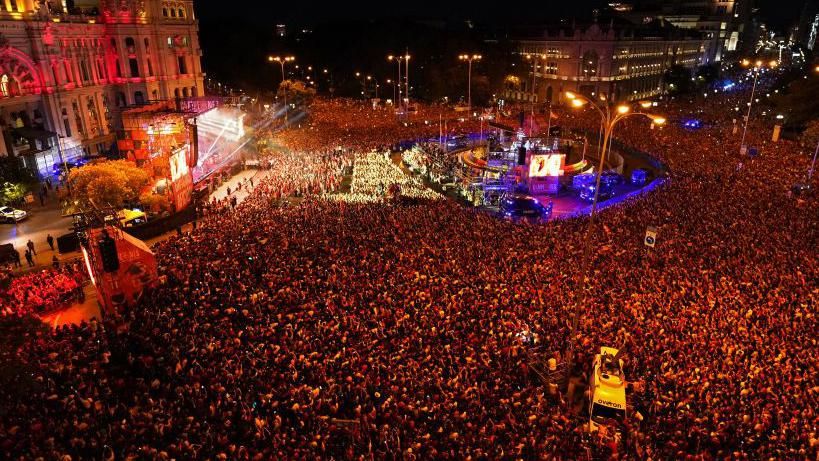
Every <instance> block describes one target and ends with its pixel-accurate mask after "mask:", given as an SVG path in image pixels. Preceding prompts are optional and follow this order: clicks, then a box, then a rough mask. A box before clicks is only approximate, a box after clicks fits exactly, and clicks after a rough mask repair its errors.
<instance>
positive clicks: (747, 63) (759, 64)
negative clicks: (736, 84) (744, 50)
mask: <svg viewBox="0 0 819 461" xmlns="http://www.w3.org/2000/svg"><path fill="white" fill-rule="evenodd" d="M750 65H751V61H749V60H748V59H743V60H742V66H743V67H748V66H750ZM777 65H779V63H778V62H776V61H771V62H770V63H768V67H769V68H771V69H772V68H775V67H776V66H777ZM764 68H765V63H764V62H762V61H761V60H758V61H756V62H755V63H754V67H753V69H752V70H753V73H754V84H753V86H752V87H751V100H750V102H748V113H747V114H745V125H744V127H743V128H742V139H741V140H740V142H739V155H744V154H745V152H746V151H747V150H748V147H747V146H746V145H745V135H746V134H747V133H748V121H749V120H750V119H751V108H752V107H753V105H754V95H755V94H756V82H757V80H758V79H759V73H760V72H761V71H762V69H764Z"/></svg>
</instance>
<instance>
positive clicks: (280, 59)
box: [267, 56, 296, 127]
mask: <svg viewBox="0 0 819 461" xmlns="http://www.w3.org/2000/svg"><path fill="white" fill-rule="evenodd" d="M267 60H268V62H278V63H279V64H281V66H282V83H281V85H282V87H283V88H284V126H285V127H287V110H288V107H287V86H285V85H284V81H285V80H286V79H287V78H286V77H285V75H284V65H285V64H286V63H288V62H293V61H295V60H296V58H294V57H293V56H268V57H267Z"/></svg>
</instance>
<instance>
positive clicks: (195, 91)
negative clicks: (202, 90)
mask: <svg viewBox="0 0 819 461" xmlns="http://www.w3.org/2000/svg"><path fill="white" fill-rule="evenodd" d="M191 96H193V97H194V98H198V97H199V89H197V88H196V87H195V86H192V87H191Z"/></svg>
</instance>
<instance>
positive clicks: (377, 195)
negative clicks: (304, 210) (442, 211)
mask: <svg viewBox="0 0 819 461" xmlns="http://www.w3.org/2000/svg"><path fill="white" fill-rule="evenodd" d="M325 197H326V198H328V199H332V200H341V201H345V202H356V203H369V202H379V201H383V200H385V199H389V198H392V199H396V198H402V197H403V198H409V199H425V200H437V199H440V198H441V196H440V195H438V194H437V193H435V192H433V191H431V190H430V189H428V188H427V187H425V186H424V183H423V181H422V180H421V179H420V178H417V177H414V176H409V175H407V174H406V173H404V172H403V171H402V170H401V168H400V167H399V166H398V165H396V163H395V162H394V161H393V159H392V157H391V155H390V152H389V151H387V152H369V153H366V154H360V155H358V156H357V157H356V158H355V166H354V167H353V174H352V181H351V184H350V192H348V193H341V194H328V195H325Z"/></svg>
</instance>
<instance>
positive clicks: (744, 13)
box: [623, 0, 753, 62]
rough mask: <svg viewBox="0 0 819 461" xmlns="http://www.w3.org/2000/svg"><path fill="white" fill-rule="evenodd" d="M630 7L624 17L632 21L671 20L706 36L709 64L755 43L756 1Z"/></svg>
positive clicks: (653, 2) (641, 1)
mask: <svg viewBox="0 0 819 461" xmlns="http://www.w3.org/2000/svg"><path fill="white" fill-rule="evenodd" d="M630 6H631V8H629V10H628V11H627V12H624V14H623V17H626V18H628V19H630V20H632V21H635V22H646V21H652V20H662V21H668V22H669V23H671V24H672V25H674V26H676V27H679V28H682V29H687V30H692V31H697V32H699V33H700V34H702V37H703V38H704V39H705V40H706V41H707V42H708V44H707V56H708V61H709V62H719V61H722V60H723V57H724V56H725V55H726V54H727V53H732V52H739V51H741V50H742V47H743V46H748V45H751V44H752V43H753V41H752V38H753V37H752V34H751V31H750V27H751V26H750V20H751V13H752V8H753V1H752V0H635V1H633V2H632V3H631V5H630Z"/></svg>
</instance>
